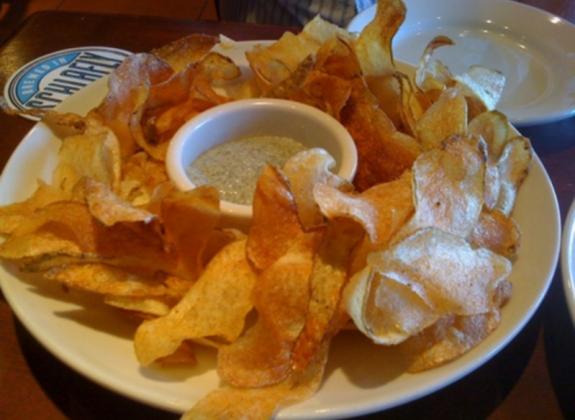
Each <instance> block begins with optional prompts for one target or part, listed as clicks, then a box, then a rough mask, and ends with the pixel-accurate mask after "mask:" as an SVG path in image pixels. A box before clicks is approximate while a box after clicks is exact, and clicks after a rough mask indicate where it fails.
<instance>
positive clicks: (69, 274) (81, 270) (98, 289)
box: [45, 263, 169, 297]
mask: <svg viewBox="0 0 575 420" xmlns="http://www.w3.org/2000/svg"><path fill="white" fill-rule="evenodd" d="M45 277H46V278H48V279H50V280H55V281H58V282H59V283H62V284H64V285H66V286H68V287H71V288H74V289H81V290H85V291H88V292H92V293H98V294H102V295H113V296H132V297H142V296H145V297H155V296H164V295H168V294H169V289H168V288H167V287H166V285H165V284H164V282H163V278H162V277H165V275H163V276H162V275H156V276H151V277H150V276H143V275H139V274H136V273H131V272H129V271H126V270H123V269H121V268H118V267H112V266H108V265H105V264H100V263H87V264H81V263H80V264H69V265H64V266H59V267H54V268H52V269H50V270H48V272H46V274H45Z"/></svg>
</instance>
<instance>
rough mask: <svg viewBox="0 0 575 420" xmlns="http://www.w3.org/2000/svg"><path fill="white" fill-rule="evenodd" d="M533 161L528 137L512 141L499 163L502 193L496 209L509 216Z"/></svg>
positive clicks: (506, 146) (516, 138) (509, 142)
mask: <svg viewBox="0 0 575 420" xmlns="http://www.w3.org/2000/svg"><path fill="white" fill-rule="evenodd" d="M531 159H533V151H532V149H531V143H530V142H529V139H527V138H526V137H521V136H519V137H514V138H512V139H510V140H509V141H508V142H507V144H506V145H505V147H504V148H503V152H502V153H501V158H500V159H499V161H498V162H497V168H498V169H499V176H500V180H501V191H500V194H499V199H498V200H497V204H496V206H495V208H496V209H497V210H500V211H501V212H502V213H503V214H504V215H506V216H509V215H510V214H511V212H512V211H513V207H514V206H515V199H516V197H517V191H518V190H519V187H520V186H521V184H522V183H523V181H524V180H525V177H526V176H527V173H528V172H529V165H530V164H531Z"/></svg>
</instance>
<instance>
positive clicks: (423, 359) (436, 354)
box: [400, 310, 500, 373]
mask: <svg viewBox="0 0 575 420" xmlns="http://www.w3.org/2000/svg"><path fill="white" fill-rule="evenodd" d="M499 323H500V314H499V310H494V311H492V312H489V313H487V314H480V315H471V316H448V317H445V318H443V319H442V320H440V321H438V322H437V323H436V324H435V325H433V326H431V327H429V328H428V329H426V330H425V331H423V332H422V333H420V334H419V335H417V336H415V337H413V338H410V339H409V340H407V341H406V342H404V343H403V344H402V345H401V347H400V348H401V350H402V352H403V353H405V354H406V355H408V356H410V363H409V367H408V372H411V373H416V372H421V371H424V370H427V369H431V368H434V367H436V366H439V365H442V364H445V363H447V362H449V361H450V360H453V359H455V358H457V357H459V356H461V355H462V354H464V353H466V352H468V351H469V350H471V349H472V348H473V347H475V346H476V345H477V344H479V343H480V342H481V341H482V340H483V339H484V338H485V337H487V336H488V335H489V333H491V331H493V330H494V329H495V328H497V326H498V325H499Z"/></svg>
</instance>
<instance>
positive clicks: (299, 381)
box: [182, 342, 329, 420]
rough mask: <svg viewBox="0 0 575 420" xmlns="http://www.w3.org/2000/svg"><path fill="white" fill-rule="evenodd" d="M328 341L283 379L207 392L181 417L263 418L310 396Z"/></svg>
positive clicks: (319, 377)
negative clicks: (302, 368)
mask: <svg viewBox="0 0 575 420" xmlns="http://www.w3.org/2000/svg"><path fill="white" fill-rule="evenodd" d="M328 348H329V342H327V343H325V344H324V345H323V346H322V348H321V350H320V351H319V352H318V355H317V357H316V358H315V359H314V361H313V363H311V364H310V365H309V366H308V368H307V369H306V370H305V371H303V372H301V373H297V374H291V375H290V376H289V377H288V378H286V379H285V380H284V381H283V382H281V383H278V384H276V385H272V386H268V387H260V388H233V387H223V388H220V389H217V390H215V391H212V392H210V393H209V394H208V395H207V396H206V397H204V398H203V399H201V400H200V401H199V402H197V403H196V405H195V406H194V407H193V408H192V409H191V410H190V411H188V412H187V413H184V415H183V417H182V418H183V419H204V418H206V419H208V418H209V419H212V418H213V419H228V418H229V419H234V418H245V419H250V420H260V419H261V420H264V419H268V418H271V417H272V416H273V415H274V413H275V412H276V411H277V410H278V409H279V408H281V407H283V406H286V405H289V404H293V403H295V402H297V401H300V400H303V399H305V398H308V397H310V396H311V395H313V394H314V393H315V392H316V391H317V389H318V388H319V386H320V384H321V380H322V378H323V373H324V369H325V365H326V362H327V355H328Z"/></svg>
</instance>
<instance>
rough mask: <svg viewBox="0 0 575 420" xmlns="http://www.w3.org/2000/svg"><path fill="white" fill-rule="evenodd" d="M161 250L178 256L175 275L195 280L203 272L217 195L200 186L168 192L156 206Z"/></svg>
mask: <svg viewBox="0 0 575 420" xmlns="http://www.w3.org/2000/svg"><path fill="white" fill-rule="evenodd" d="M160 207H161V210H160V220H161V222H162V226H163V230H164V237H165V246H166V247H168V248H169V249H171V250H173V251H174V252H175V253H176V254H177V255H178V272H179V273H181V276H182V277H183V278H185V279H189V280H195V279H197V278H198V277H199V274H200V272H201V271H202V269H203V265H202V262H203V261H204V259H203V253H204V250H205V249H206V247H207V244H208V242H209V240H210V236H211V234H212V232H213V231H214V229H215V228H216V227H217V226H218V224H219V221H220V217H221V214H220V210H219V193H218V191H217V190H216V189H215V188H214V187H209V186H202V187H198V188H195V189H193V190H190V191H185V192H182V191H172V192H170V193H169V194H168V195H167V196H165V197H164V198H163V200H162V201H161V204H160Z"/></svg>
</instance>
